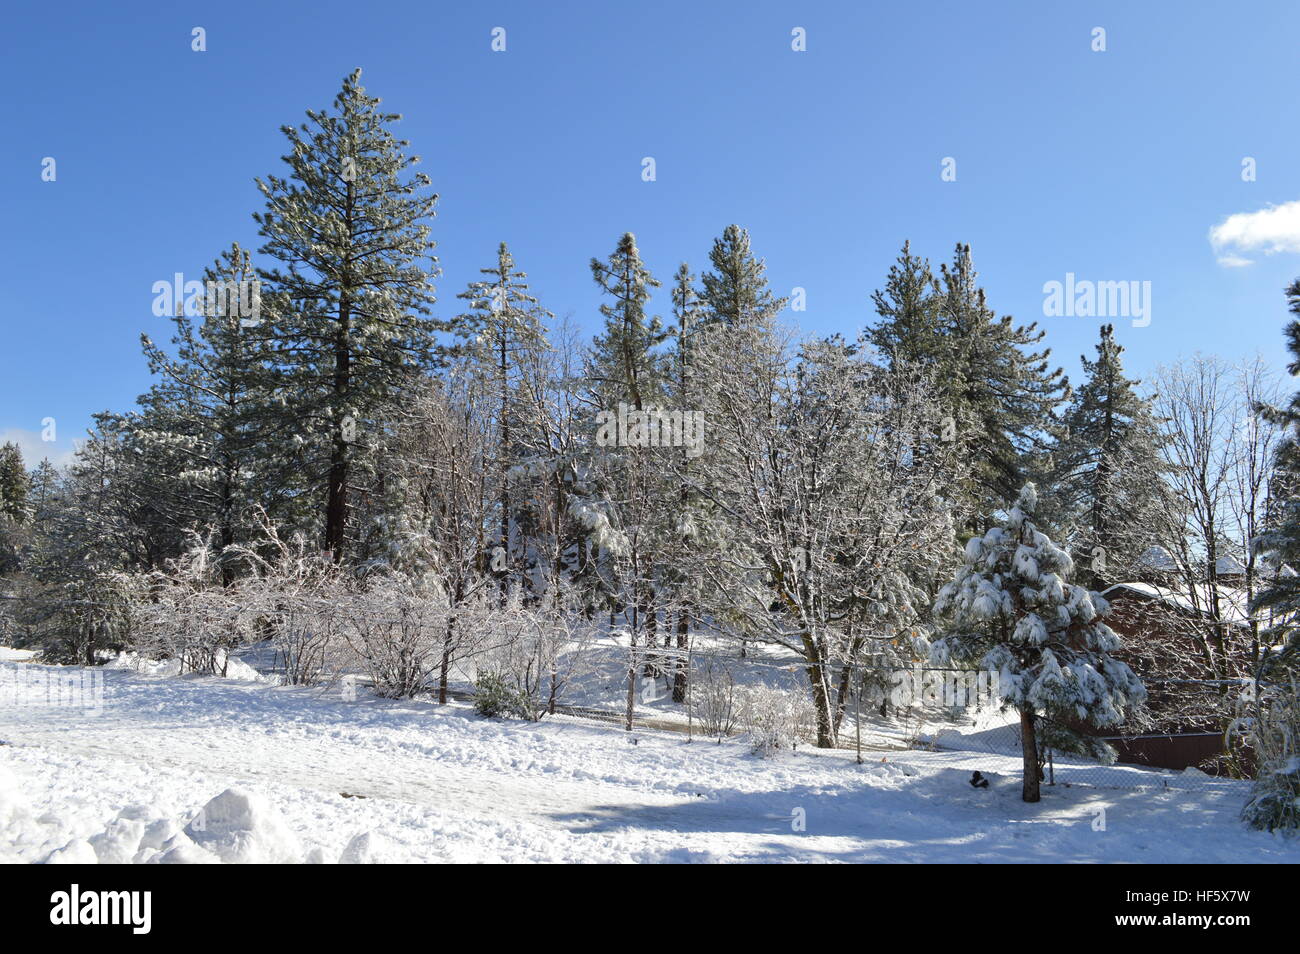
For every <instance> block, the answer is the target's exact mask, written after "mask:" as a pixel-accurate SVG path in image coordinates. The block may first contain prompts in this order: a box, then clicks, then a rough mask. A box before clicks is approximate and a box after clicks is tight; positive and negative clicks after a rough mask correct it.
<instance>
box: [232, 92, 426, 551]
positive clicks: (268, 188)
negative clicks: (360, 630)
mask: <svg viewBox="0 0 1300 954" xmlns="http://www.w3.org/2000/svg"><path fill="white" fill-rule="evenodd" d="M379 103H380V101H379V100H378V99H377V98H375V97H372V96H369V95H367V94H366V92H365V90H364V88H363V87H362V86H361V71H360V70H357V71H355V72H353V73H352V74H351V75H350V76H348V77H347V78H346V79H345V80H344V82H343V89H342V91H341V92H340V93H339V95H338V96H337V97H336V98H335V100H334V112H332V113H331V112H328V111H319V112H317V111H311V110H309V111H308V113H307V115H308V118H309V120H310V122H309V123H304V124H303V125H302V126H301V127H299V128H294V127H291V126H285V127H283V131H284V134H285V136H286V137H287V138H288V140H289V146H290V151H289V154H288V155H286V156H285V157H284V160H285V162H286V163H288V165H289V174H288V176H287V177H286V178H279V177H277V176H270V177H268V178H267V179H266V180H265V181H263V180H260V179H259V180H258V186H259V188H260V189H261V190H262V193H263V195H264V196H265V197H266V202H267V206H266V211H265V212H263V213H260V214H257V215H256V216H255V218H256V220H257V222H258V224H259V225H260V227H261V230H260V234H261V235H262V237H263V238H265V239H266V244H265V245H264V246H263V247H262V249H261V251H262V252H263V253H264V254H267V255H270V256H271V257H273V258H274V259H276V260H277V261H278V262H279V263H280V265H279V267H276V268H272V269H268V270H265V271H263V272H261V275H262V278H263V280H264V281H265V283H266V288H265V291H264V302H265V304H267V305H269V306H270V307H269V308H267V309H266V310H268V311H269V313H270V315H269V317H270V324H269V326H268V327H267V333H268V336H269V337H270V338H271V342H272V343H271V348H272V352H273V355H272V357H273V360H274V362H275V365H276V367H277V369H278V377H277V380H276V382H275V388H276V393H275V395H274V398H275V399H277V400H278V401H281V402H283V407H284V411H283V415H282V419H283V420H285V421H292V422H293V423H294V426H295V427H296V428H297V432H296V433H295V434H294V435H293V440H292V441H291V442H285V446H284V447H283V448H282V450H281V453H284V454H286V455H288V456H289V457H290V458H291V462H292V464H293V466H294V467H296V468H297V469H298V473H299V474H300V477H301V480H302V481H303V486H302V488H301V489H302V490H303V491H306V492H308V493H309V494H310V495H312V497H313V499H315V500H323V518H324V519H323V521H322V523H323V530H324V546H325V549H326V550H329V551H331V552H332V553H333V555H334V558H335V559H336V560H341V559H343V554H344V548H345V536H346V533H347V528H348V515H349V492H350V490H351V488H352V487H353V485H354V483H358V482H360V480H361V479H362V477H363V475H361V474H358V473H356V469H357V462H358V461H359V459H361V458H362V456H363V450H364V447H365V446H366V442H367V441H368V442H369V444H372V445H373V444H375V443H377V435H378V433H379V432H380V430H381V428H382V427H383V426H384V425H383V421H384V419H385V417H386V416H390V415H391V414H392V413H393V412H394V411H395V409H397V408H399V407H400V406H401V405H402V403H403V401H404V400H406V399H407V398H408V397H409V394H410V390H411V388H412V387H413V381H414V380H415V374H414V373H416V372H419V371H422V370H424V369H427V368H429V367H430V366H432V364H433V363H434V359H435V354H436V348H435V342H434V333H435V332H436V331H438V330H440V329H442V328H443V325H442V324H441V323H439V322H436V321H434V320H433V319H431V318H430V317H428V316H429V307H430V305H431V304H432V303H433V301H434V295H433V286H432V284H431V281H430V280H431V277H432V275H433V274H434V273H435V271H436V265H437V259H436V258H435V257H434V256H433V247H434V243H433V242H432V240H431V239H430V238H429V232H430V229H429V224H428V222H429V220H430V218H431V217H432V216H433V214H434V205H435V204H436V202H437V198H438V197H437V195H436V194H426V192H425V190H426V189H427V188H428V186H429V185H430V181H429V178H428V176H426V175H424V174H423V173H418V172H417V173H410V172H409V170H410V168H411V166H413V165H414V164H416V163H417V162H418V161H419V159H418V157H415V156H409V155H407V154H406V153H405V152H404V150H405V148H406V147H407V146H408V145H409V143H407V142H406V141H405V140H399V139H397V138H395V137H394V136H393V134H392V132H391V131H390V129H389V127H390V126H391V124H393V123H394V122H396V121H397V120H398V119H400V118H401V117H400V116H398V115H397V114H395V113H386V112H383V111H381V110H380V108H379ZM367 435H368V436H367Z"/></svg>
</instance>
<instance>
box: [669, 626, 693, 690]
mask: <svg viewBox="0 0 1300 954" xmlns="http://www.w3.org/2000/svg"><path fill="white" fill-rule="evenodd" d="M690 626H691V623H690V617H689V616H687V615H686V610H685V609H682V610H679V611H678V613H677V662H676V665H675V666H674V667H673V702H685V701H686V680H687V678H688V677H687V674H686V646H687V642H688V640H689V639H690Z"/></svg>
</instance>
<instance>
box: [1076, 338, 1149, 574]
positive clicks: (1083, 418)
mask: <svg viewBox="0 0 1300 954" xmlns="http://www.w3.org/2000/svg"><path fill="white" fill-rule="evenodd" d="M1123 353H1124V348H1123V347H1122V346H1121V345H1120V344H1119V343H1118V342H1117V341H1116V340H1115V329H1114V326H1113V325H1103V326H1102V329H1101V340H1100V341H1099V342H1098V344H1097V357H1096V359H1095V360H1091V361H1090V360H1088V358H1087V357H1081V358H1080V361H1081V362H1082V364H1083V373H1084V381H1083V384H1082V385H1081V386H1080V387H1079V389H1078V390H1077V391H1075V393H1074V395H1073V397H1072V399H1071V403H1070V405H1069V406H1068V407H1067V409H1066V411H1065V414H1064V415H1063V417H1062V423H1063V424H1064V425H1065V431H1064V433H1063V434H1062V436H1061V439H1060V441H1059V442H1058V443H1057V445H1056V447H1055V449H1054V451H1053V454H1052V457H1053V467H1052V473H1051V480H1052V487H1053V491H1052V496H1051V499H1052V501H1053V505H1054V506H1053V512H1052V514H1051V517H1052V518H1053V521H1052V522H1053V523H1055V524H1056V525H1057V526H1058V527H1060V528H1062V529H1063V530H1065V532H1067V533H1069V542H1070V545H1071V548H1072V550H1073V551H1074V553H1075V554H1077V555H1083V557H1084V559H1083V561H1082V563H1083V565H1082V566H1081V567H1080V569H1081V573H1082V574H1083V581H1084V582H1085V583H1086V584H1087V585H1089V586H1101V585H1102V584H1103V583H1107V582H1114V581H1115V580H1116V579H1117V576H1116V574H1119V575H1124V574H1125V573H1126V572H1127V571H1128V570H1130V569H1131V568H1132V567H1134V566H1135V565H1136V563H1137V560H1138V558H1139V557H1140V556H1141V555H1142V553H1143V552H1144V551H1145V550H1146V549H1147V548H1148V547H1149V546H1150V545H1151V542H1152V541H1151V540H1150V539H1149V538H1147V537H1146V536H1145V535H1144V534H1145V532H1146V529H1147V528H1150V527H1151V526H1152V520H1151V519H1150V514H1151V513H1152V511H1153V508H1156V507H1158V506H1160V499H1159V488H1160V472H1161V463H1160V447H1161V437H1160V431H1159V426H1158V422H1157V421H1156V419H1155V415H1154V412H1153V411H1152V409H1151V406H1150V402H1149V401H1148V400H1147V399H1145V398H1143V397H1142V396H1141V395H1140V394H1138V392H1137V390H1136V388H1137V386H1138V385H1139V384H1140V383H1141V382H1139V381H1136V380H1132V379H1130V378H1127V377H1125V375H1124V367H1123V362H1122V355H1123Z"/></svg>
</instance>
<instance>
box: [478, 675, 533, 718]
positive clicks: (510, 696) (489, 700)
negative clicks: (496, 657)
mask: <svg viewBox="0 0 1300 954" xmlns="http://www.w3.org/2000/svg"><path fill="white" fill-rule="evenodd" d="M474 708H475V709H477V710H478V714H479V715H481V716H486V717H488V718H489V719H498V718H515V719H528V720H529V721H531V722H536V721H537V720H538V719H539V718H540V715H539V713H538V712H537V710H536V708H535V707H534V705H533V703H532V700H531V699H529V698H528V694H527V693H524V692H520V691H518V690H517V689H513V688H511V686H510V683H509V682H507V681H506V679H505V677H504V676H502V675H501V674H500V673H495V672H481V673H479V675H478V678H477V679H476V680H475V681H474Z"/></svg>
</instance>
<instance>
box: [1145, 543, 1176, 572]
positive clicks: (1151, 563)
mask: <svg viewBox="0 0 1300 954" xmlns="http://www.w3.org/2000/svg"><path fill="white" fill-rule="evenodd" d="M1138 563H1140V564H1141V565H1142V566H1144V567H1146V568H1147V569H1149V570H1165V571H1173V570H1176V569H1178V564H1177V563H1175V562H1174V558H1173V557H1172V556H1170V555H1169V551H1168V550H1166V549H1165V548H1164V547H1159V546H1157V547H1148V548H1147V549H1146V551H1145V552H1144V553H1143V554H1142V555H1141V556H1140V557H1138Z"/></svg>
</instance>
